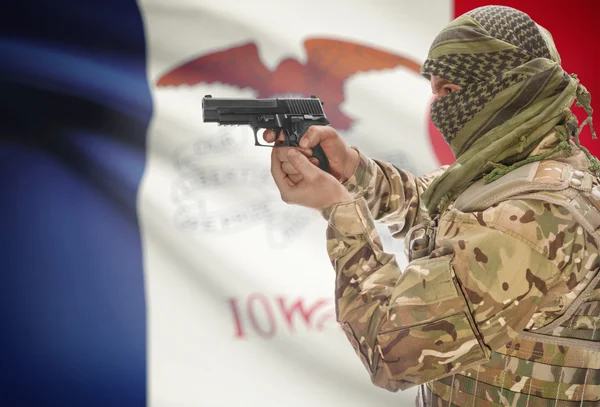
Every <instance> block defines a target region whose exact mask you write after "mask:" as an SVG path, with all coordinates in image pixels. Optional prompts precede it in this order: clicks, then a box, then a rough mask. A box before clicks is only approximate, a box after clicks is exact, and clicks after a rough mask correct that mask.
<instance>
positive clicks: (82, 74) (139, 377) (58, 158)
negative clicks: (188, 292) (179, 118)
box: [0, 0, 152, 407]
mask: <svg viewBox="0 0 600 407" xmlns="http://www.w3.org/2000/svg"><path fill="white" fill-rule="evenodd" d="M2 14H3V24H2V27H1V28H0V96H1V97H0V112H1V113H0V117H1V118H2V121H0V126H1V128H2V129H3V130H2V133H1V134H2V136H1V139H0V230H1V233H0V287H1V288H0V290H1V291H0V327H1V331H0V332H1V334H0V406H14V407H18V406H39V407H42V406H61V407H65V406H85V407H94V406H144V405H145V404H146V393H147V388H146V387H147V386H146V342H147V341H146V313H145V296H144V276H143V264H142V248H141V238H140V230H139V222H138V218H137V211H136V199H137V194H138V188H139V184H140V181H141V177H142V174H143V171H144V165H145V148H146V131H147V127H148V123H149V120H150V117H151V114H152V101H151V95H150V91H149V88H148V83H147V81H146V44H145V38H144V27H143V22H142V19H141V16H140V11H139V9H138V6H137V4H136V2H135V1H133V0H119V1H113V0H86V1H77V0H62V1H60V2H49V1H35V2H31V1H30V2H23V3H22V5H18V4H17V2H13V3H12V4H11V6H10V7H9V8H5V9H3V13H2Z"/></svg>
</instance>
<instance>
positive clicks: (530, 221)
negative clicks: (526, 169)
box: [440, 195, 582, 259]
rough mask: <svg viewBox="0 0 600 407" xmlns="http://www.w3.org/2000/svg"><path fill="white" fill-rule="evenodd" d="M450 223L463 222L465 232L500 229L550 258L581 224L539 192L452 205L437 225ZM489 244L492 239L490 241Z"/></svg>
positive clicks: (580, 230)
mask: <svg viewBox="0 0 600 407" xmlns="http://www.w3.org/2000/svg"><path fill="white" fill-rule="evenodd" d="M453 223H454V224H460V225H463V228H462V229H463V230H464V232H465V233H469V232H468V230H470V229H471V230H472V232H470V233H486V231H489V232H490V233H491V232H495V231H500V232H502V233H505V234H508V235H510V236H512V237H513V238H515V239H516V242H521V243H523V244H526V245H528V246H530V247H531V248H532V249H534V250H535V251H537V252H539V253H541V254H544V255H545V256H550V258H551V259H552V258H554V259H555V258H556V254H557V251H559V250H560V249H561V247H563V246H564V245H568V244H570V242H571V240H573V239H575V236H576V235H577V234H581V233H582V228H581V226H580V225H579V223H578V222H577V220H576V219H575V217H574V216H573V214H572V213H571V212H570V211H569V210H568V209H567V208H566V207H564V206H562V205H560V204H556V203H553V202H549V201H545V200H543V199H539V195H538V197H537V198H536V199H528V198H527V197H520V198H516V199H508V200H505V201H503V202H500V203H497V204H494V205H492V206H490V207H488V208H486V209H483V210H480V211H474V212H461V211H458V210H456V209H454V210H451V211H450V212H448V214H447V216H443V217H442V219H441V220H440V228H441V229H445V228H447V227H448V226H449V225H450V224H453ZM455 227H456V226H455ZM473 229H475V230H473ZM490 244H491V245H493V244H494V242H493V241H490Z"/></svg>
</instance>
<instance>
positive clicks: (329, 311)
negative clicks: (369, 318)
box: [228, 293, 338, 339]
mask: <svg viewBox="0 0 600 407" xmlns="http://www.w3.org/2000/svg"><path fill="white" fill-rule="evenodd" d="M228 305H229V311H230V313H231V318H232V322H233V334H234V337H235V338H236V339H246V338H250V337H260V338H265V339H270V338H273V337H275V336H277V335H293V334H296V333H299V332H323V331H325V330H328V329H335V328H336V327H338V325H337V322H336V320H335V306H334V303H333V300H332V299H331V298H323V297H322V298H311V299H308V298H305V297H295V298H289V297H286V296H267V295H264V294H256V293H255V294H251V295H248V296H247V297H242V298H240V297H234V298H230V299H229V300H228Z"/></svg>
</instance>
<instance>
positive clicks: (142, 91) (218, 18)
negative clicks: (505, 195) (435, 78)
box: [0, 0, 600, 407]
mask: <svg viewBox="0 0 600 407" xmlns="http://www.w3.org/2000/svg"><path fill="white" fill-rule="evenodd" d="M485 4H503V5H508V6H513V7H517V8H519V9H521V10H523V11H525V12H527V13H529V14H530V16H531V17H532V18H533V19H534V20H536V21H537V22H538V23H539V24H541V25H543V26H544V27H546V28H547V29H549V30H550V32H551V33H552V34H553V36H554V40H555V43H556V45H557V47H558V50H559V52H560V54H561V56H562V59H563V67H564V68H565V70H567V72H569V73H577V74H578V76H579V78H580V80H581V81H582V83H583V84H584V85H585V86H586V87H587V88H588V90H589V91H590V92H591V94H592V95H593V96H594V97H599V96H597V95H600V80H599V79H598V75H597V74H595V71H596V69H595V67H596V64H597V62H598V61H597V58H598V57H597V51H598V40H600V28H599V26H597V25H596V18H595V16H596V15H597V11H599V9H600V7H599V6H598V5H597V2H595V1H593V0H572V1H569V2H564V1H541V0H532V1H528V2H519V1H516V0H515V1H496V2H486V1H476V0H455V1H451V0H434V1H431V2H414V1H408V0H397V1H385V0H375V1H370V2H368V3H365V2H363V1H358V0H352V1H350V0H348V1H333V0H332V1H316V0H307V1H304V2H302V3H293V4H292V3H286V2H274V1H267V0H255V1H252V2H234V1H229V0H221V1H211V0H176V1H169V2H166V1H160V0H139V1H138V2H135V1H133V0H120V1H115V0H103V1H100V0H87V1H84V2H81V1H75V0H63V1H61V2H41V1H38V2H35V1H34V2H28V3H27V4H25V3H21V4H17V3H15V4H13V5H12V6H11V7H10V8H7V9H6V10H5V11H3V17H4V22H3V25H2V28H1V31H0V32H1V33H2V34H1V36H0V51H1V52H0V62H1V63H0V72H1V75H0V90H1V93H0V95H1V101H2V102H1V103H2V109H1V110H0V111H1V114H2V118H3V120H2V126H3V131H2V138H1V141H0V177H2V180H1V182H0V188H1V189H0V191H1V193H0V203H1V207H0V228H1V230H2V233H1V235H0V271H1V273H0V276H1V279H2V280H1V281H0V287H2V295H0V301H1V306H0V315H1V316H2V319H1V327H2V335H0V338H1V339H0V341H1V345H2V347H1V352H2V357H1V359H0V361H1V362H2V365H1V367H0V375H1V377H0V405H2V406H90V407H91V406H144V405H151V406H254V405H263V406H305V405H313V406H345V407H347V406H367V405H377V406H405V405H412V404H413V400H414V397H415V394H416V390H415V389H411V390H408V391H405V392H402V393H398V394H393V393H389V392H387V391H385V390H382V389H379V388H376V387H375V386H373V385H372V384H371V383H370V381H369V378H368V374H367V372H366V371H365V370H364V368H363V366H362V364H361V363H360V361H359V360H358V358H357V357H356V355H355V354H354V351H353V350H352V348H351V346H350V344H348V343H347V341H346V339H345V337H344V336H343V334H342V333H341V331H340V330H339V329H338V327H337V326H336V323H335V314H334V313H335V310H334V306H333V278H334V274H333V270H332V268H331V265H330V264H329V261H328V257H327V253H326V250H325V236H324V233H325V227H326V224H325V221H324V220H323V219H321V218H320V217H319V215H318V213H316V212H314V211H311V210H308V209H306V208H301V207H294V206H289V205H286V204H285V203H283V202H281V200H280V199H279V194H278V192H277V189H276V188H275V186H274V183H273V182H272V180H271V177H270V172H269V154H270V150H269V149H265V148H258V147H254V145H253V144H254V141H253V134H252V131H251V130H250V128H248V127H219V126H216V125H214V124H204V123H202V114H201V100H202V97H203V96H204V95H206V94H212V95H214V96H218V97H252V98H254V97H276V96H308V95H310V94H315V95H317V96H318V97H320V98H321V99H322V100H323V101H324V102H325V110H326V113H327V115H328V117H329V119H330V121H331V122H332V126H333V127H335V128H336V129H338V130H339V132H340V134H342V135H343V136H344V137H345V138H346V140H347V141H348V143H350V144H352V145H355V146H358V147H359V148H361V149H362V150H363V151H364V152H366V153H367V154H368V155H370V156H373V157H376V158H380V159H384V160H387V161H390V162H392V163H394V164H396V165H398V166H400V167H403V168H406V169H408V170H410V171H412V172H414V173H416V174H419V175H420V174H423V173H425V172H428V171H430V170H432V169H434V168H436V167H437V166H439V165H441V164H448V163H451V162H452V156H451V154H450V152H449V149H448V148H447V147H446V146H445V144H444V141H443V139H442V138H441V136H440V135H439V133H437V131H436V130H435V129H434V128H433V126H432V125H431V124H430V122H429V119H428V114H429V113H428V106H429V103H430V101H431V100H432V95H431V89H430V86H429V83H428V82H427V81H426V80H425V79H423V78H421V77H420V76H419V75H418V70H419V67H420V64H421V63H422V62H423V60H424V59H425V57H426V55H427V50H428V48H429V44H430V43H431V41H432V40H433V38H434V37H435V35H436V34H437V33H438V32H439V31H440V30H441V29H442V28H443V27H444V26H445V25H446V24H447V23H448V22H449V21H451V20H452V19H453V18H454V17H455V16H458V15H460V14H462V13H464V12H466V11H468V10H470V9H472V8H475V7H478V6H481V5H485ZM594 97H593V98H592V106H595V105H596V103H595V100H596V99H595V98H594ZM574 111H575V112H576V113H577V114H578V116H579V117H580V118H583V117H585V116H584V115H583V112H582V109H578V108H574ZM582 142H583V144H584V145H586V146H588V147H589V148H590V150H591V151H592V152H593V153H595V154H596V155H599V154H598V153H600V144H598V143H599V142H593V141H591V137H590V132H589V129H586V130H584V133H583V136H582ZM380 232H381V234H382V237H383V243H384V246H385V248H386V250H388V251H390V252H394V253H396V254H397V256H398V262H399V264H400V265H401V266H404V265H405V264H406V259H405V258H404V255H403V254H402V248H403V242H402V241H399V240H393V239H392V238H391V237H390V235H389V234H388V233H387V231H386V230H385V229H384V228H381V229H380Z"/></svg>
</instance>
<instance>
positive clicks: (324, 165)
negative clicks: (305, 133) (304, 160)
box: [312, 144, 330, 172]
mask: <svg viewBox="0 0 600 407" xmlns="http://www.w3.org/2000/svg"><path fill="white" fill-rule="evenodd" d="M312 150H313V157H315V158H316V159H318V160H319V168H320V169H322V170H323V171H325V172H330V169H329V160H328V159H327V156H326V155H325V152H324V151H323V148H322V147H321V145H320V144H317V145H316V146H314V147H313V149H312Z"/></svg>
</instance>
